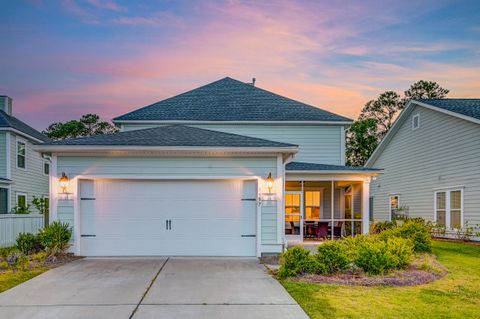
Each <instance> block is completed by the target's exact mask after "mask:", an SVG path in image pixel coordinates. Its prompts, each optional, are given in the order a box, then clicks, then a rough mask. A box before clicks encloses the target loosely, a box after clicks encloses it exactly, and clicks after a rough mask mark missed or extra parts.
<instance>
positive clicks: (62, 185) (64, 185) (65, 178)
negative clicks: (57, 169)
mask: <svg viewBox="0 0 480 319" xmlns="http://www.w3.org/2000/svg"><path fill="white" fill-rule="evenodd" d="M68 181H69V180H68V176H67V175H66V174H65V172H62V177H60V179H59V180H58V182H59V183H60V189H61V190H62V193H64V194H65V193H67V188H68Z"/></svg>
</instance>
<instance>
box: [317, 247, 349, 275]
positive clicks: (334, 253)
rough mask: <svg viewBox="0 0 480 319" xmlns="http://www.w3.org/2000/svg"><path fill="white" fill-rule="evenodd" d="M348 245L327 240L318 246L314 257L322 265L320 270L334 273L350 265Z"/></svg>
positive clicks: (325, 272)
mask: <svg viewBox="0 0 480 319" xmlns="http://www.w3.org/2000/svg"><path fill="white" fill-rule="evenodd" d="M347 249H348V246H347V245H345V244H344V243H343V242H340V241H327V242H325V243H323V244H321V245H320V246H318V251H317V254H316V255H315V258H316V259H317V262H318V264H319V265H322V266H321V268H320V269H318V270H319V271H320V272H322V273H324V274H334V273H337V272H341V271H344V270H346V269H347V268H348V267H349V265H350V263H351V262H350V259H349V258H348V257H349V253H348V251H347Z"/></svg>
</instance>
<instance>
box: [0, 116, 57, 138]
mask: <svg viewBox="0 0 480 319" xmlns="http://www.w3.org/2000/svg"><path fill="white" fill-rule="evenodd" d="M0 127H9V128H13V129H16V130H18V131H20V132H22V133H25V134H27V135H30V136H32V137H34V138H36V139H38V140H40V141H44V142H47V141H49V140H50V139H49V138H48V137H46V136H45V135H43V134H42V133H40V132H39V131H37V130H36V129H34V128H33V127H31V126H29V125H27V124H25V123H24V122H22V121H20V120H19V119H17V118H16V117H14V116H11V115H8V114H7V113H5V112H4V111H2V110H0Z"/></svg>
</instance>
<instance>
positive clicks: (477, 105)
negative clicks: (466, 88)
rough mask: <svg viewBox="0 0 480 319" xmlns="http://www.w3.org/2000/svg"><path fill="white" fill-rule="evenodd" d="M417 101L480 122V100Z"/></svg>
mask: <svg viewBox="0 0 480 319" xmlns="http://www.w3.org/2000/svg"><path fill="white" fill-rule="evenodd" d="M416 101H418V102H422V103H425V104H429V105H432V106H435V107H438V108H441V109H444V110H447V111H450V112H455V113H458V114H461V115H466V116H470V117H473V118H475V119H477V120H480V99H438V100H426V99H425V100H416Z"/></svg>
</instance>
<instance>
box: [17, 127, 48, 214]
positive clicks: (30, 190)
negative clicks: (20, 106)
mask: <svg viewBox="0 0 480 319" xmlns="http://www.w3.org/2000/svg"><path fill="white" fill-rule="evenodd" d="M10 136H11V143H10V152H11V163H10V165H11V169H12V171H11V172H12V180H13V183H12V188H11V203H12V207H14V206H15V205H16V204H17V198H16V196H17V195H16V193H17V192H21V193H27V200H28V203H31V201H32V199H33V196H36V197H43V196H48V194H49V186H48V176H46V175H45V174H43V163H44V161H43V158H42V156H41V154H40V153H39V152H36V151H34V150H33V148H32V146H33V145H32V143H30V142H29V141H28V140H27V169H26V170H23V169H19V168H17V136H16V135H15V134H10ZM22 140H23V141H25V140H26V139H23V138H22ZM31 210H32V212H38V211H37V209H36V208H35V207H34V206H33V205H32V207H31Z"/></svg>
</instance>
